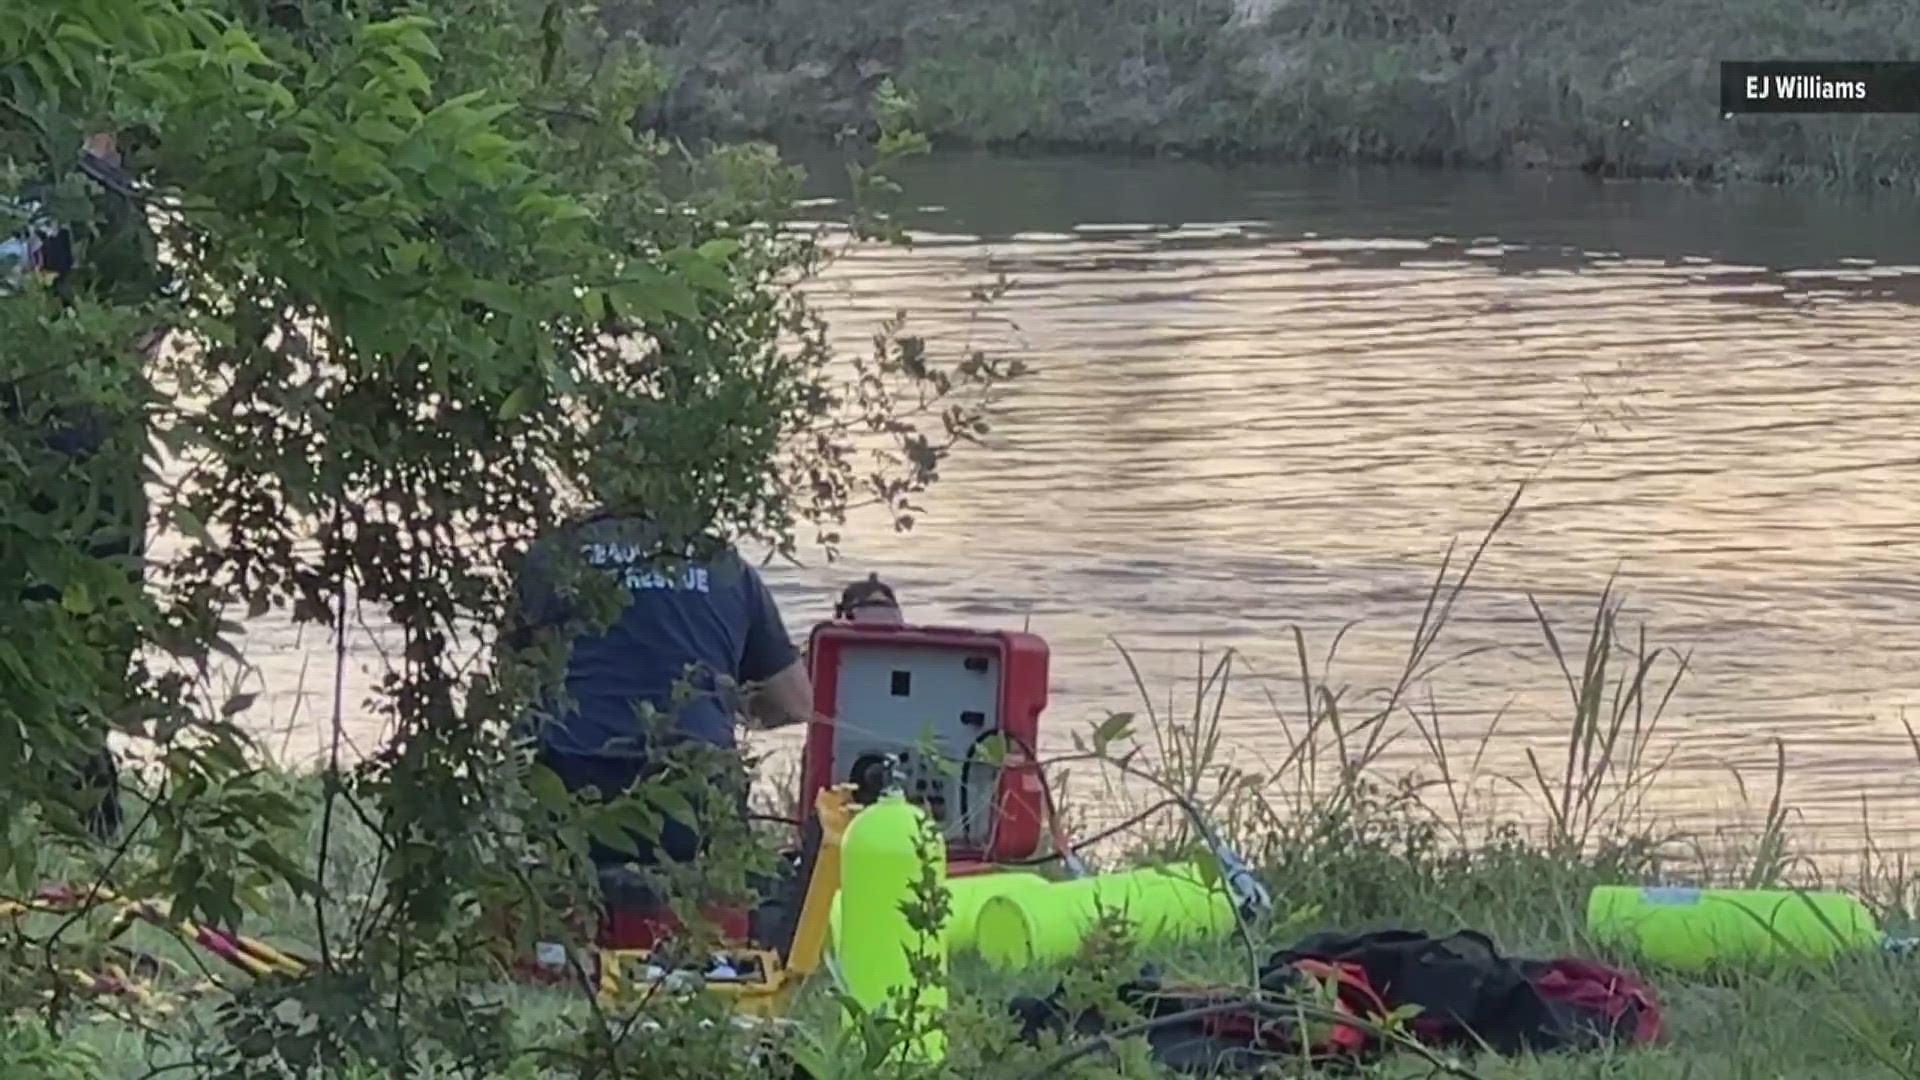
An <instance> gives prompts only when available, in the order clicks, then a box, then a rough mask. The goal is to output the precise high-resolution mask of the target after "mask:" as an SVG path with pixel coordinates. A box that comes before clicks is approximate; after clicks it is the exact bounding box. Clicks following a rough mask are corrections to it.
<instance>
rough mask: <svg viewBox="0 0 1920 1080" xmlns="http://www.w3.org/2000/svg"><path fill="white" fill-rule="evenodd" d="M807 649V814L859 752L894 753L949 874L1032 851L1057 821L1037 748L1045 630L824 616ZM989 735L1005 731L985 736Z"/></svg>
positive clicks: (1043, 703)
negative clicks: (938, 840) (935, 828)
mask: <svg viewBox="0 0 1920 1080" xmlns="http://www.w3.org/2000/svg"><path fill="white" fill-rule="evenodd" d="M808 657H809V660H808V668H809V672H810V674H811V675H812V678H813V708H814V712H815V714H816V719H815V720H814V721H813V723H812V724H811V726H810V727H809V730H808V732H807V745H806V753H805V757H804V759H803V762H802V766H801V785H800V806H799V808H798V810H799V816H800V817H801V819H802V820H803V821H804V820H807V819H809V818H810V817H811V816H812V814H813V802H814V797H815V796H816V795H817V794H818V793H819V792H820V791H821V790H822V789H823V788H826V787H829V786H831V785H833V784H839V783H845V782H847V781H848V780H849V778H850V774H851V772H852V770H853V767H854V763H855V762H856V761H858V760H859V759H860V758H862V757H865V756H868V755H874V754H898V755H903V756H904V758H905V762H904V763H905V766H906V774H907V775H906V777H905V778H904V780H905V785H906V788H907V795H908V798H910V799H912V800H913V801H914V802H916V803H918V804H919V805H920V806H921V807H922V808H923V809H925V810H926V811H927V812H928V813H929V814H930V815H931V816H932V817H933V819H934V820H935V821H937V822H939V823H940V824H941V825H942V826H943V828H944V829H945V832H946V837H947V857H948V861H949V863H951V864H952V871H953V872H955V873H966V872H968V871H970V870H976V869H981V868H982V865H981V864H986V863H991V862H1006V861H1012V860H1019V859H1026V858H1031V857H1032V856H1034V855H1036V854H1038V853H1039V852H1040V850H1041V845H1042V841H1043V838H1045V837H1046V836H1047V834H1048V830H1049V828H1050V827H1051V826H1052V825H1053V824H1054V823H1053V822H1051V821H1049V820H1047V818H1048V809H1047V807H1048V800H1047V793H1046V788H1045V786H1044V778H1043V777H1042V774H1041V771H1040V767H1039V762H1038V760H1037V759H1036V757H1035V755H1036V754H1037V753H1038V752H1039V740H1040V713H1041V712H1042V711H1044V710H1045V709H1046V707H1047V659H1048V654H1047V643H1046V641H1045V640H1044V639H1042V638H1040V637H1037V636H1035V635H1033V634H1028V633H1022V632H1019V631H1008V630H966V629H957V628H949V627H916V626H895V625H890V624H875V623H851V622H830V623H822V624H820V625H819V626H816V627H814V630H813V634H812V636H811V639H810V646H809V652H808ZM995 734H998V735H1001V736H1003V738H1001V739H989V738H988V736H991V735H995ZM929 753H931V754H934V755H938V756H939V757H940V758H943V759H944V761H935V760H929V759H928V754H929Z"/></svg>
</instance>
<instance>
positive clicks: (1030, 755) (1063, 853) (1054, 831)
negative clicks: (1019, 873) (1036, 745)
mask: <svg viewBox="0 0 1920 1080" xmlns="http://www.w3.org/2000/svg"><path fill="white" fill-rule="evenodd" d="M995 735H999V736H1001V737H1002V738H1004V739H1006V740H1007V741H1008V742H1010V743H1012V744H1013V746H1014V749H1016V750H1019V751H1020V752H1021V753H1023V754H1025V755H1027V760H1028V761H1030V762H1032V763H1033V771H1034V775H1035V776H1037V777H1039V779H1040V801H1041V804H1042V807H1043V808H1044V809H1045V811H1046V815H1047V824H1046V829H1047V834H1048V835H1049V836H1050V837H1052V839H1053V842H1054V847H1055V848H1059V849H1063V850H1059V851H1056V852H1055V853H1054V854H1053V855H1050V856H1047V857H1046V858H1043V859H1041V862H1043V863H1044V862H1049V861H1052V860H1054V859H1061V860H1064V859H1066V858H1067V857H1068V856H1069V855H1077V852H1076V851H1075V850H1074V849H1075V848H1078V847H1082V846H1084V845H1080V844H1074V845H1068V844H1067V842H1066V839H1065V834H1064V833H1063V832H1062V830H1061V827H1060V810H1059V808H1058V807H1057V806H1055V805H1054V802H1053V785H1051V784H1049V783H1047V772H1046V767H1045V766H1044V765H1042V764H1041V762H1040V755H1039V754H1037V753H1035V752H1034V749H1033V747H1032V746H1029V745H1028V744H1027V741H1026V740H1025V739H1022V738H1021V737H1020V736H1018V735H1015V734H1014V733H1013V732H1011V731H1008V730H1006V729H1005V728H999V727H996V728H990V729H988V730H986V731H983V732H981V733H980V734H979V735H977V736H975V737H974V740H973V742H972V743H971V744H969V745H968V746H967V753H966V757H965V758H963V759H962V760H961V762H960V820H961V821H966V820H967V813H968V811H967V791H968V784H967V774H968V773H969V772H971V771H972V769H973V763H974V761H975V760H977V758H976V756H975V755H976V754H977V753H978V752H979V749H980V744H981V743H983V742H986V741H987V740H988V739H989V738H991V737H992V736H995ZM1003 756H1004V755H1003ZM1000 767H1001V768H1005V766H1004V765H1002V766H1000ZM994 825H995V826H996V827H997V826H998V825H999V822H997V821H996V822H994ZM1103 838H1104V837H1103ZM992 846H993V835H992V834H991V833H989V834H988V836H987V847H988V849H989V851H991V849H992ZM1006 865H1012V866H1020V865H1027V864H1024V863H1009V864H1006ZM1033 865H1039V864H1038V863H1036V864H1033Z"/></svg>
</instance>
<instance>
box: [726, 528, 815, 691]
mask: <svg viewBox="0 0 1920 1080" xmlns="http://www.w3.org/2000/svg"><path fill="white" fill-rule="evenodd" d="M743 568H744V569H745V571H746V582H745V586H746V591H747V592H746V595H747V620H748V623H747V641H746V648H745V650H743V652H742V655H741V658H740V672H739V674H740V681H741V682H742V683H744V684H746V687H745V689H746V690H747V700H746V702H745V705H746V710H747V714H748V716H749V717H750V718H751V719H754V720H757V721H758V722H759V723H758V725H757V726H758V727H761V728H763V729H764V728H778V727H787V726H790V725H793V724H804V723H806V722H807V721H809V720H811V719H813V680H812V679H810V678H808V676H807V665H806V661H805V660H803V659H802V658H801V656H800V651H799V650H798V649H796V648H794V647H793V639H792V638H790V637H788V636H787V624H786V622H785V620H783V619H781V617H780V606H779V605H778V604H776V603H775V602H774V599H773V594H772V593H771V592H769V591H767V583H766V582H765V581H762V580H761V579H760V573H759V571H757V570H755V569H754V568H753V567H752V566H747V565H744V563H743Z"/></svg>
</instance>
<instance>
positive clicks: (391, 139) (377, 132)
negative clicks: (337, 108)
mask: <svg viewBox="0 0 1920 1080" xmlns="http://www.w3.org/2000/svg"><path fill="white" fill-rule="evenodd" d="M353 133H354V134H355V135H357V136H359V137H360V138H362V139H365V140H366V141H368V142H370V143H373V144H374V145H376V146H392V145H394V144H396V143H399V142H402V141H404V140H405V139H406V137H407V133H406V131H405V130H404V129H402V128H401V127H400V125H399V124H396V123H394V122H393V121H391V120H388V119H386V118H385V117H382V116H363V117H361V118H360V119H358V120H356V121H354V124H353Z"/></svg>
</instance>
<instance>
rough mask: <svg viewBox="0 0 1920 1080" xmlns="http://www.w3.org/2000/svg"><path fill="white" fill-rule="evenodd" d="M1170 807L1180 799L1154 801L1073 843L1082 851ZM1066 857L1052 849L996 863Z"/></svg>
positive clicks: (1040, 863)
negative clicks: (1123, 819)
mask: <svg viewBox="0 0 1920 1080" xmlns="http://www.w3.org/2000/svg"><path fill="white" fill-rule="evenodd" d="M1168 807H1172V808H1174V809H1179V807H1180V801H1179V800H1178V799H1162V800H1160V801H1159V802H1157V803H1154V804H1153V805H1152V806H1149V807H1147V808H1146V809H1145V810H1142V811H1140V812H1139V813H1137V814H1135V815H1133V816H1132V817H1130V818H1128V819H1127V820H1125V821H1123V822H1121V823H1120V824H1118V825H1115V826H1113V827H1112V828H1110V829H1105V830H1103V831H1101V832H1097V833H1094V834H1093V835H1092V836H1089V837H1087V838H1086V839H1085V840H1081V841H1079V842H1078V843H1076V844H1074V845H1073V847H1074V850H1075V851H1076V852H1077V851H1081V850H1084V849H1086V848H1090V847H1092V846H1093V845H1095V844H1099V843H1104V842H1105V841H1108V840H1111V839H1113V838H1114V837H1116V836H1118V835H1120V834H1121V833H1123V832H1126V831H1128V830H1129V829H1133V828H1135V827H1137V826H1139V825H1140V823H1141V822H1143V821H1145V820H1147V819H1148V818H1150V817H1152V816H1153V815H1155V814H1157V813H1159V812H1160V811H1162V810H1165V809H1167V808H1168ZM1064 858H1066V853H1065V852H1061V851H1051V852H1048V853H1047V854H1045V855H1035V856H1033V857H1032V858H1030V859H1001V860H997V861H996V862H995V865H997V866H1044V865H1046V864H1047V863H1050V862H1057V861H1059V860H1061V859H1064Z"/></svg>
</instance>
